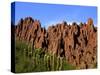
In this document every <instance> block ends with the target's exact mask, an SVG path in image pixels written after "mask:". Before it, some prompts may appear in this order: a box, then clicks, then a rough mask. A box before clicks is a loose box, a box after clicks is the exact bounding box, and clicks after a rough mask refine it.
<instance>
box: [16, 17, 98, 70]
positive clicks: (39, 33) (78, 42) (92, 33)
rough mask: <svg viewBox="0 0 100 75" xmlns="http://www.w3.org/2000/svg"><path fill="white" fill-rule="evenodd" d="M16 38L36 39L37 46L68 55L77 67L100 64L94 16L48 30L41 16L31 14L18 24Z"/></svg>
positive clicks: (69, 59) (57, 25)
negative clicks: (38, 17) (85, 20)
mask: <svg viewBox="0 0 100 75" xmlns="http://www.w3.org/2000/svg"><path fill="white" fill-rule="evenodd" d="M16 38H17V39H19V40H24V41H27V42H30V43H32V46H33V48H43V49H45V50H47V51H48V52H51V53H54V54H57V55H60V56H61V57H65V58H66V61H68V62H69V63H71V64H72V65H74V66H77V68H81V69H84V68H94V66H95V65H96V64H97V28H96V27H94V25H93V20H92V19H91V18H89V19H88V21H87V23H86V24H85V23H84V24H83V23H81V25H77V23H75V22H73V23H72V25H68V24H67V22H65V21H64V22H62V23H61V24H56V25H54V26H49V27H48V29H47V30H46V29H45V28H42V27H41V23H40V22H39V20H34V19H32V18H31V17H27V18H25V19H21V20H20V21H19V23H18V25H17V26H16Z"/></svg>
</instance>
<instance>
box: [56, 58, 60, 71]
mask: <svg viewBox="0 0 100 75" xmlns="http://www.w3.org/2000/svg"><path fill="white" fill-rule="evenodd" d="M59 65H60V56H58V57H57V64H56V70H59Z"/></svg>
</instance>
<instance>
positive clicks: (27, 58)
mask: <svg viewBox="0 0 100 75" xmlns="http://www.w3.org/2000/svg"><path fill="white" fill-rule="evenodd" d="M15 61H16V63H15V66H16V72H17V73H21V72H40V71H58V70H71V69H75V68H74V67H73V66H71V65H70V64H68V63H66V60H65V58H64V57H60V56H57V55H55V54H51V53H48V52H47V51H45V50H44V49H42V48H38V49H34V50H32V48H31V45H29V44H28V45H27V44H26V43H25V42H19V41H16V60H15Z"/></svg>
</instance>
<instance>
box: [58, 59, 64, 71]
mask: <svg viewBox="0 0 100 75" xmlns="http://www.w3.org/2000/svg"><path fill="white" fill-rule="evenodd" d="M62 65H63V58H62V57H60V66H59V70H61V69H62Z"/></svg>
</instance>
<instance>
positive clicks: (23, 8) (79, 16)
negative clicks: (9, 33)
mask: <svg viewBox="0 0 100 75" xmlns="http://www.w3.org/2000/svg"><path fill="white" fill-rule="evenodd" d="M12 16H14V15H13V14H12ZM28 16H31V17H33V18H34V19H38V20H40V22H41V25H42V27H48V26H49V25H52V24H56V23H59V22H62V21H67V22H68V23H72V22H78V23H79V22H83V23H84V22H86V21H87V19H88V18H90V17H91V18H92V19H93V20H94V24H95V25H97V7H94V6H76V5H61V4H59V5H58V4H42V3H30V2H16V3H15V24H17V23H18V21H19V20H20V18H25V17H28Z"/></svg>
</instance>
